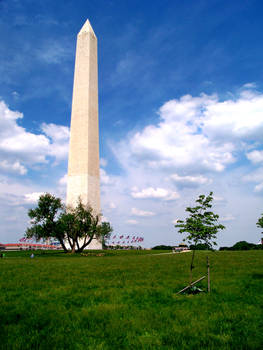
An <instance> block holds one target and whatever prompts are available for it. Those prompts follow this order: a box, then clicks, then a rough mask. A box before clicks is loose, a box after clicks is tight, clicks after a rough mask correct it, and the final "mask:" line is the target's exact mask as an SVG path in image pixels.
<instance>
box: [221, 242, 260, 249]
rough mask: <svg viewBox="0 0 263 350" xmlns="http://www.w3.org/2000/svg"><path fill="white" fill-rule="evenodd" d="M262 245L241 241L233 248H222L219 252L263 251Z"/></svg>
mask: <svg viewBox="0 0 263 350" xmlns="http://www.w3.org/2000/svg"><path fill="white" fill-rule="evenodd" d="M261 249H263V245H262V244H254V243H248V242H246V241H240V242H237V243H236V244H234V245H233V247H220V248H219V250H261Z"/></svg>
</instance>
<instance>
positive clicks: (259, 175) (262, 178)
mask: <svg viewBox="0 0 263 350" xmlns="http://www.w3.org/2000/svg"><path fill="white" fill-rule="evenodd" d="M243 181H245V182H252V183H257V185H255V187H254V191H255V192H261V191H262V190H263V168H258V169H256V170H255V171H252V172H250V174H248V175H245V176H244V177H243Z"/></svg>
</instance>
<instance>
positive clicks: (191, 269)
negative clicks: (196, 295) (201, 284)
mask: <svg viewBox="0 0 263 350" xmlns="http://www.w3.org/2000/svg"><path fill="white" fill-rule="evenodd" d="M194 257H195V249H194V250H193V254H192V261H191V265H190V286H191V284H192V280H193V272H192V271H193V268H194Z"/></svg>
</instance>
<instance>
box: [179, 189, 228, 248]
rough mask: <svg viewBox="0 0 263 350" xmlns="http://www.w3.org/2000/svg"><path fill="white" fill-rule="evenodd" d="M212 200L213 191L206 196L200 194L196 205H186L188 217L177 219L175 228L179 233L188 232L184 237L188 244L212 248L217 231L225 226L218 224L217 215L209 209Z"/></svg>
mask: <svg viewBox="0 0 263 350" xmlns="http://www.w3.org/2000/svg"><path fill="white" fill-rule="evenodd" d="M212 201H213V192H210V194H209V195H208V196H205V195H200V196H199V198H198V199H197V200H196V203H198V205H197V206H196V207H187V208H186V210H185V211H186V212H188V213H189V217H188V218H186V219H185V221H183V220H178V221H177V223H176V225H174V226H175V227H176V228H179V232H180V233H188V235H187V237H186V239H184V241H185V240H187V241H188V243H189V244H194V245H197V244H198V243H203V244H206V245H207V246H208V247H210V248H212V245H213V244H216V242H215V241H214V240H215V239H216V235H217V232H218V231H219V230H223V229H224V228H225V226H223V225H221V224H218V218H219V216H218V215H217V214H214V213H213V212H212V211H211V210H209V209H210V208H211V207H212V204H211V203H212Z"/></svg>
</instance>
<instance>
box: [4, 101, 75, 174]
mask: <svg viewBox="0 0 263 350" xmlns="http://www.w3.org/2000/svg"><path fill="white" fill-rule="evenodd" d="M22 118H23V114H22V113H20V112H18V111H12V110H10V109H9V108H8V106H7V105H6V104H5V102H4V101H0V154H1V155H0V168H2V169H4V170H6V171H7V170H9V171H10V172H16V173H18V174H20V175H24V174H26V172H27V169H28V167H32V165H34V164H39V163H47V162H48V157H53V158H55V159H56V160H57V161H61V160H62V159H66V157H67V152H68V141H69V129H68V128H67V127H65V126H61V125H55V124H42V126H41V131H42V132H43V133H42V134H41V133H40V134H36V133H32V132H28V131H27V130H26V129H25V128H23V127H22V126H20V125H19V124H18V121H19V120H21V119H22Z"/></svg>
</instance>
